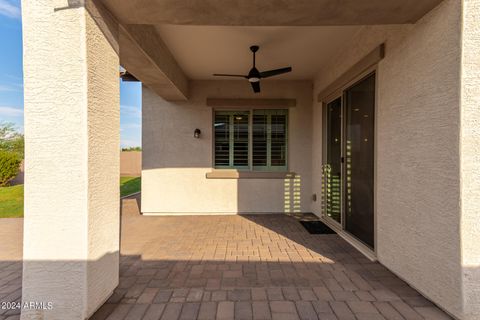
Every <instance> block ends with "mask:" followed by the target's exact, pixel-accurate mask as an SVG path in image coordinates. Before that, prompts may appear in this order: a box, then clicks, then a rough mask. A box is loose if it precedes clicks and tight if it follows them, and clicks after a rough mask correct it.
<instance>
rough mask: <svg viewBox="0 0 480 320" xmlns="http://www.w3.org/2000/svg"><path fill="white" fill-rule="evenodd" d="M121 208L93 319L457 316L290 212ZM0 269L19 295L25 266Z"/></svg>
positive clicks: (2, 293)
mask: <svg viewBox="0 0 480 320" xmlns="http://www.w3.org/2000/svg"><path fill="white" fill-rule="evenodd" d="M122 208H123V210H122V211H123V218H122V239H121V261H120V284H119V286H118V287H117V288H116V289H115V292H114V294H113V295H112V296H111V297H110V299H109V300H108V301H107V302H106V303H105V304H104V305H103V306H102V307H101V308H100V309H99V310H98V311H97V312H96V314H95V315H94V316H93V317H92V318H91V319H94V320H98V319H108V320H114V319H144V320H145V319H148V320H151V319H169V320H170V319H171V320H174V319H341V320H343V319H357V320H363V319H365V320H376V319H392V320H396V319H407V320H409V319H435V320H437V319H439V320H440V319H450V318H449V317H448V316H447V315H446V314H444V313H443V312H441V311H440V310H439V309H438V308H436V307H435V306H434V305H433V304H432V303H431V302H430V301H428V300H427V299H425V298H423V297H422V296H421V295H420V294H419V293H418V292H417V291H415V290H413V289H412V288H411V287H409V286H408V285H407V284H406V283H405V282H403V281H402V280H400V279H399V278H398V277H396V276H395V275H394V274H392V273H391V272H389V271H388V270H387V269H386V268H385V267H383V266H382V265H381V264H379V263H373V262H371V261H369V260H368V259H366V258H365V257H364V256H363V255H362V254H360V253H359V252H358V251H356V250H355V249H354V248H353V247H351V246H350V245H349V244H347V243H346V242H345V241H344V240H342V239H341V238H340V237H338V236H337V235H311V234H309V233H308V232H306V230H305V229H304V228H303V227H302V226H301V225H300V223H299V222H298V221H297V220H296V219H295V218H293V217H290V216H287V215H244V216H177V217H146V216H141V215H139V213H138V207H137V201H136V200H135V199H129V200H124V201H123V205H122ZM0 266H2V269H1V270H0V275H1V276H2V277H1V278H0V297H1V300H2V301H4V300H5V299H6V297H7V298H11V299H19V298H20V295H19V292H20V291H18V290H19V288H20V284H21V282H20V279H21V269H20V268H19V267H18V266H19V263H18V262H11V261H10V262H9V263H8V264H7V263H6V262H5V264H2V265H0ZM20 266H21V264H20ZM7 316H8V314H6V313H3V314H2V313H1V311H0V320H2V319H6V318H7ZM12 317H16V318H18V315H15V314H13V315H12ZM8 319H10V318H8ZM12 319H13V318H12Z"/></svg>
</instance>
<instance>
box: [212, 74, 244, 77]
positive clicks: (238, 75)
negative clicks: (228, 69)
mask: <svg viewBox="0 0 480 320" xmlns="http://www.w3.org/2000/svg"><path fill="white" fill-rule="evenodd" d="M213 75H214V76H215V77H241V78H246V77H247V76H244V75H242V74H225V73H214V74H213Z"/></svg>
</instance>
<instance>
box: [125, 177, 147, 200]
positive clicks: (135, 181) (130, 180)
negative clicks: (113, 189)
mask: <svg viewBox="0 0 480 320" xmlns="http://www.w3.org/2000/svg"><path fill="white" fill-rule="evenodd" d="M141 182H142V180H141V179H140V177H120V197H124V196H128V195H129V194H132V193H135V192H139V191H140V187H141Z"/></svg>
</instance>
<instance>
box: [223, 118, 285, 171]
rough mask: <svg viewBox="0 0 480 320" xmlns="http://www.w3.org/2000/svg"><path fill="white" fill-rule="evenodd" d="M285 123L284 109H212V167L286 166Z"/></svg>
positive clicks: (273, 168) (275, 168)
mask: <svg viewBox="0 0 480 320" xmlns="http://www.w3.org/2000/svg"><path fill="white" fill-rule="evenodd" d="M287 126H288V117H287V110H254V111H253V112H251V113H250V112H248V111H216V112H215V119H214V132H215V167H216V168H233V169H253V170H256V171H285V170H287V137H288V132H287ZM250 137H251V138H250ZM250 149H251V154H250V152H249V150H250Z"/></svg>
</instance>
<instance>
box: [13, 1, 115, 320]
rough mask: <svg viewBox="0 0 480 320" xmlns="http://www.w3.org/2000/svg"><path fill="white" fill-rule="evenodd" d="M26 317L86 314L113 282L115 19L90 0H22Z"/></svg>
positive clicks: (79, 316) (105, 295) (101, 300)
mask: <svg viewBox="0 0 480 320" xmlns="http://www.w3.org/2000/svg"><path fill="white" fill-rule="evenodd" d="M22 16H23V50H24V51H23V55H24V58H23V63H24V79H25V80H24V92H25V93H24V95H25V166H26V169H25V221H24V248H23V258H24V264H23V291H22V300H23V302H24V303H30V302H37V303H38V302H44V303H51V308H50V307H49V305H48V304H45V306H47V307H46V308H43V309H37V310H33V309H23V310H22V319H86V318H88V317H89V316H91V315H92V314H93V313H94V312H95V311H96V309H98V308H99V307H100V306H101V305H102V304H103V303H104V302H105V301H106V299H107V298H108V297H109V296H110V295H111V293H112V292H113V290H114V289H115V287H116V286H117V285H118V277H119V230H120V214H119V203H120V201H119V168H120V165H119V159H120V121H119V119H120V107H119V105H120V101H119V100H120V99H119V58H118V44H117V39H118V26H117V25H116V24H115V22H114V20H113V19H111V17H110V16H109V14H108V12H106V11H103V10H102V9H101V7H99V6H96V5H95V3H93V2H91V1H89V0H87V1H83V0H78V1H72V0H23V1H22Z"/></svg>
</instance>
